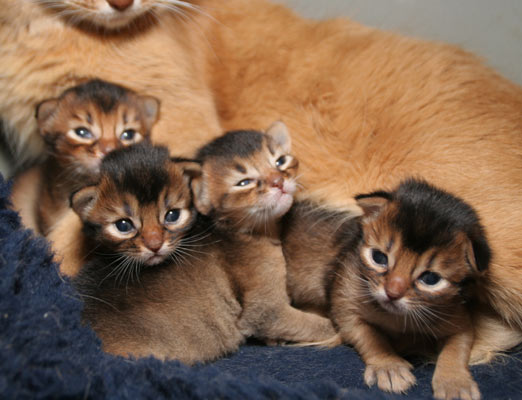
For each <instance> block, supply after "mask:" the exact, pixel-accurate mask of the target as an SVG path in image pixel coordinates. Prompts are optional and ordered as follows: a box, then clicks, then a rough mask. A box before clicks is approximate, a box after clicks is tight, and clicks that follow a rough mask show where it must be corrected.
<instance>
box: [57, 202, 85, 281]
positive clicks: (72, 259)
mask: <svg viewBox="0 0 522 400" xmlns="http://www.w3.org/2000/svg"><path fill="white" fill-rule="evenodd" d="M47 239H48V240H49V241H50V242H51V245H52V249H53V251H54V261H55V262H56V263H59V264H60V272H61V273H62V274H64V275H67V276H71V277H72V276H76V275H77V274H78V272H79V271H80V269H81V267H82V265H83V264H84V263H85V258H86V255H87V254H86V253H87V251H86V248H85V238H84V235H83V233H82V222H81V220H80V218H79V217H78V215H76V213H75V212H74V211H73V210H72V209H69V210H67V211H66V213H65V214H64V215H63V217H62V218H60V220H59V221H58V222H57V223H56V224H55V225H54V226H53V227H52V230H51V231H50V232H49V233H48V234H47Z"/></svg>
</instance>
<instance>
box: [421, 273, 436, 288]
mask: <svg viewBox="0 0 522 400" xmlns="http://www.w3.org/2000/svg"><path fill="white" fill-rule="evenodd" d="M441 279H442V278H441V276H440V275H439V274H437V273H435V272H431V271H426V272H424V273H423V274H422V275H421V276H419V281H421V282H422V283H424V284H425V285H428V286H433V285H436V284H437V283H439V282H440V280H441Z"/></svg>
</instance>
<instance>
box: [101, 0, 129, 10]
mask: <svg viewBox="0 0 522 400" xmlns="http://www.w3.org/2000/svg"><path fill="white" fill-rule="evenodd" d="M133 1H134V0H107V3H109V5H110V6H111V7H112V8H114V9H115V10H118V11H125V10H126V9H127V8H129V7H130V6H132V3H133Z"/></svg>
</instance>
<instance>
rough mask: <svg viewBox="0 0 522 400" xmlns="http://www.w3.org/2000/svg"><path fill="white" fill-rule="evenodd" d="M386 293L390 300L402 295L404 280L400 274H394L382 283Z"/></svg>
mask: <svg viewBox="0 0 522 400" xmlns="http://www.w3.org/2000/svg"><path fill="white" fill-rule="evenodd" d="M384 290H385V291H386V295H387V296H388V298H389V299H390V300H392V301H393V300H397V299H400V298H401V297H402V296H404V293H405V292H406V281H405V280H404V278H401V277H400V276H394V277H393V278H392V279H390V280H389V281H388V282H386V284H385V285H384Z"/></svg>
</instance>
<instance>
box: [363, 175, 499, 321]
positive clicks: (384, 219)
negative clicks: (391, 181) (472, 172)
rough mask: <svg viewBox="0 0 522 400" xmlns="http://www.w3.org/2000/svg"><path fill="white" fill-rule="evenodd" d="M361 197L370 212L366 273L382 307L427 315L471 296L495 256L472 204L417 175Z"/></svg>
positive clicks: (367, 216) (366, 221) (365, 220)
mask: <svg viewBox="0 0 522 400" xmlns="http://www.w3.org/2000/svg"><path fill="white" fill-rule="evenodd" d="M357 201H358V204H359V205H360V206H361V207H362V208H363V210H364V214H365V216H364V217H363V220H362V229H363V243H362V245H361V247H360V259H361V260H362V270H361V275H362V276H363V277H364V278H365V280H366V281H367V286H368V291H369V294H370V296H371V298H373V299H374V300H375V301H376V302H377V303H378V304H379V305H380V307H382V308H383V309H384V310H386V311H388V312H390V313H394V314H400V315H412V316H413V318H414V319H415V320H417V319H419V320H420V319H426V318H428V319H429V318H431V317H434V318H436V317H435V315H436V312H434V310H436V309H437V308H439V309H440V308H443V307H445V308H450V307H454V306H456V305H458V304H460V303H463V302H465V301H466V300H467V298H466V297H467V296H468V295H469V294H470V293H468V290H469V289H470V288H471V287H472V286H471V285H470V284H472V283H473V282H474V281H475V280H477V279H478V278H479V276H480V273H481V272H482V271H484V270H485V269H486V268H487V267H488V264H489V260H490V250H489V245H488V244H487V241H486V238H485V235H484V232H483V229H482V226H481V225H480V222H479V219H478V217H477V215H476V213H475V212H474V210H473V209H472V208H471V207H470V206H469V205H468V204H466V203H464V202H463V201H462V200H460V199H458V198H456V197H454V196H453V195H451V194H449V193H446V192H444V191H442V190H439V189H437V188H434V187H433V186H430V185H429V184H427V183H425V182H423V181H417V180H413V179H410V180H407V181H405V182H403V183H402V184H401V185H399V187H398V188H397V190H396V191H395V192H392V193H386V192H376V193H373V194H370V195H362V196H358V197H357Z"/></svg>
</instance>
